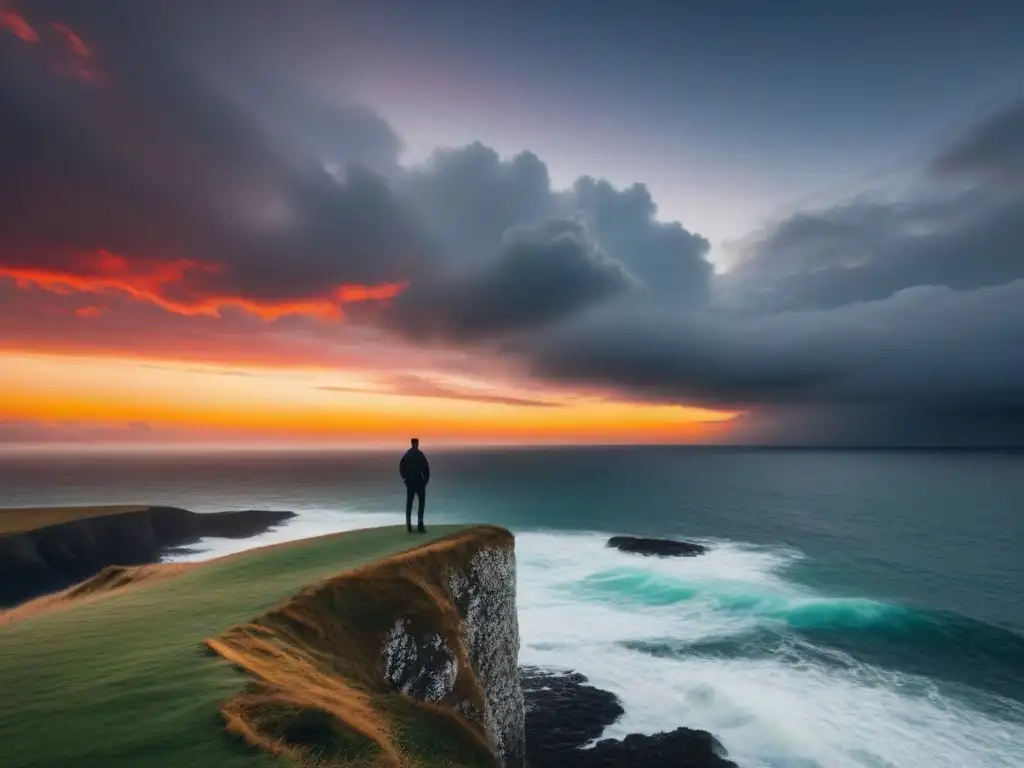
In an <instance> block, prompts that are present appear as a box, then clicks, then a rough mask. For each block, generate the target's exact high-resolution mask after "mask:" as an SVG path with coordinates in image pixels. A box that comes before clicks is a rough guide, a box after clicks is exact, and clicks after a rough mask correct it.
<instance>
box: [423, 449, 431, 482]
mask: <svg viewBox="0 0 1024 768" xmlns="http://www.w3.org/2000/svg"><path fill="white" fill-rule="evenodd" d="M429 482H430V462H429V461H427V455H426V454H423V484H424V485H426V484H427V483H429Z"/></svg>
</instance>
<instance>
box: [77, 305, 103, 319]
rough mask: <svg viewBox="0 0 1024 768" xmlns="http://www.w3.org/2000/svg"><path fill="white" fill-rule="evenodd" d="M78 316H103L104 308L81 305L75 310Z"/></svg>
mask: <svg viewBox="0 0 1024 768" xmlns="http://www.w3.org/2000/svg"><path fill="white" fill-rule="evenodd" d="M75 314H76V315H77V316H78V317H101V316H102V315H103V310H102V309H100V308H99V307H79V308H78V309H76V310H75Z"/></svg>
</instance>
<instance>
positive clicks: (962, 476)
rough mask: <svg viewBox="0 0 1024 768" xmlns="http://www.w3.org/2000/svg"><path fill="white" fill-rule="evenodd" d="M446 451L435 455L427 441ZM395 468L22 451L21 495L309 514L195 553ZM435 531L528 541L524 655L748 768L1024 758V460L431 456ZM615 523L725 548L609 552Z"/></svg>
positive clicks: (522, 550)
mask: <svg viewBox="0 0 1024 768" xmlns="http://www.w3.org/2000/svg"><path fill="white" fill-rule="evenodd" d="M428 448H429V446H428ZM399 453H400V451H396V452H395V453H394V454H393V455H357V454H335V455H322V454H321V455H303V454H287V455H277V456H275V455H267V454H250V455H242V456H227V455H220V456H177V457H167V456H163V457H158V456H141V457H140V456H136V457H134V458H130V459H127V460H126V459H125V458H124V457H103V456H93V457H63V458H59V459H58V458H54V457H34V458H12V457H5V458H0V493H2V496H0V505H3V506H23V505H45V504H66V503H96V502H108V503H112V502H126V503H132V502H139V501H144V502H153V503H167V504H176V505H180V506H185V507H189V508H193V509H197V510H199V511H204V510H215V509H225V508H245V507H274V508H288V509H294V510H296V511H297V512H299V513H300V517H299V518H298V519H297V520H296V521H295V522H294V523H292V524H291V525H289V526H287V527H286V528H283V529H281V530H279V531H276V532H273V533H270V534H267V535H266V536H264V537H261V538H260V539H259V540H251V541H249V542H217V541H210V542H207V543H205V544H204V547H203V550H204V551H201V552H199V553H196V554H195V555H193V557H194V558H203V557H210V556H213V555H215V554H218V553H221V552H225V551H229V550H231V549H236V548H238V547H243V546H252V545H254V544H257V543H264V542H269V541H275V540H283V539H285V538H293V537H298V536H305V535H313V534H316V533H321V532H325V531H330V530H342V529H345V528H352V527H361V526H366V525H376V524H381V523H384V522H395V521H396V519H400V514H401V513H400V505H401V503H402V501H403V499H402V493H401V491H402V489H401V488H400V486H398V484H397V469H396V467H397V460H398V456H399ZM429 455H430V457H431V461H432V465H433V470H434V473H433V474H434V478H435V480H434V482H432V483H431V486H430V489H429V496H428V520H430V519H434V520H438V521H440V520H445V521H461V520H482V521H483V520H486V521H494V522H497V523H500V524H504V525H507V526H509V527H511V528H512V529H513V530H515V531H516V533H517V537H518V544H517V546H518V552H519V563H520V568H519V606H520V622H521V626H522V634H523V651H522V656H523V661H524V662H527V663H534V664H541V665H546V666H551V667H560V668H573V669H577V670H579V671H581V672H583V673H584V674H587V675H588V676H590V677H591V679H592V680H593V681H594V682H595V683H596V684H598V685H600V686H601V687H604V688H607V689H609V690H613V691H614V692H615V693H616V694H617V695H619V696H620V698H621V699H622V700H623V703H624V705H625V708H626V715H625V717H624V718H623V720H622V721H621V722H620V723H618V724H616V725H615V726H614V727H613V728H612V729H611V735H616V734H621V733H626V732H630V731H647V732H654V731H657V730H662V729H666V728H672V727H675V726H676V725H680V724H687V725H693V726H699V727H704V728H708V729H709V730H711V731H713V732H715V733H716V734H718V735H719V736H720V738H721V739H722V741H723V742H724V743H725V745H726V747H727V748H728V749H729V750H730V752H731V754H732V755H733V756H734V757H735V758H736V759H737V760H738V761H739V762H740V763H741V765H745V766H766V767H770V768H816V767H817V768H833V766H837V767H838V768H844V767H845V766H850V767H851V768H853V767H870V768H875V767H878V766H886V767H888V766H911V767H916V766H922V767H923V766H950V768H954V767H956V768H961V767H963V766H980V767H987V766H998V767H1000V768H1003V767H1010V766H1014V767H1017V766H1024V557H1022V556H1021V554H1020V553H1021V552H1022V551H1024V454H1014V453H991V454H985V453H954V452H936V453H907V452H877V453H872V452H859V451H851V452H841V451H821V452H811V451H741V450H700V449H591V450H581V449H572V450H569V449H566V450H531V451H485V452H475V453H442V452H431V453H430V454H429ZM612 533H636V534H648V535H661V536H681V537H687V538H690V539H696V540H700V541H703V542H705V543H707V544H709V545H710V546H711V547H712V551H711V552H710V554H708V555H706V556H704V557H700V558H693V559H685V560H650V559H646V558H637V557H635V556H629V555H624V554H621V553H618V552H615V551H612V550H608V549H607V548H606V547H605V546H604V543H605V541H606V539H607V536H608V535H610V534H612Z"/></svg>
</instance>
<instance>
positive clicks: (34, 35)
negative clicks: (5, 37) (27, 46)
mask: <svg viewBox="0 0 1024 768" xmlns="http://www.w3.org/2000/svg"><path fill="white" fill-rule="evenodd" d="M0 27H3V28H4V29H6V30H7V31H8V32H10V33H11V34H12V35H14V36H15V37H17V38H18V39H19V40H22V41H24V42H26V43H38V42H39V33H38V32H36V31H35V30H34V29H32V26H31V25H30V24H29V23H28V22H27V21H25V17H23V16H21V15H20V14H18V13H16V12H14V11H8V10H3V9H0Z"/></svg>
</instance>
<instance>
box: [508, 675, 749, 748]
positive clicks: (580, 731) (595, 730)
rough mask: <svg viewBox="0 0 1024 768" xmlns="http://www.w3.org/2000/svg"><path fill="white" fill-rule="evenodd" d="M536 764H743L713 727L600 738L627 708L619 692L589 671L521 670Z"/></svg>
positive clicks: (528, 743) (528, 735) (530, 744)
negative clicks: (728, 754)
mask: <svg viewBox="0 0 1024 768" xmlns="http://www.w3.org/2000/svg"><path fill="white" fill-rule="evenodd" d="M520 676H521V680H522V687H523V694H524V697H525V700H526V759H527V762H528V764H529V765H530V768H737V766H736V764H735V763H733V762H731V761H730V760H727V759H726V758H725V749H724V748H723V747H722V745H721V744H720V743H719V742H718V741H717V740H716V739H715V737H714V736H712V735H711V734H710V733H708V732H707V731H697V730H693V729H690V728H678V729H676V730H674V731H672V732H671V733H660V734H657V735H654V736H645V735H641V734H631V735H629V736H627V737H626V738H625V739H622V740H615V739H606V740H603V741H599V742H597V743H596V744H595V745H594V746H593V747H590V748H585V747H587V746H588V745H590V744H592V743H593V742H594V741H595V740H596V739H598V738H599V737H600V736H601V734H602V733H603V732H604V730H605V728H607V727H608V726H609V725H612V724H613V723H614V722H615V721H616V720H618V719H619V717H621V716H622V714H623V709H622V705H621V704H620V703H619V701H618V699H617V698H616V697H615V695H614V694H611V693H609V692H608V691H602V690H600V689H598V688H594V687H593V686H591V685H589V684H588V681H587V679H586V678H585V677H583V675H580V674H576V673H572V672H565V673H557V672H547V671H544V670H540V669H536V668H532V667H524V668H522V669H521V670H520Z"/></svg>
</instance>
